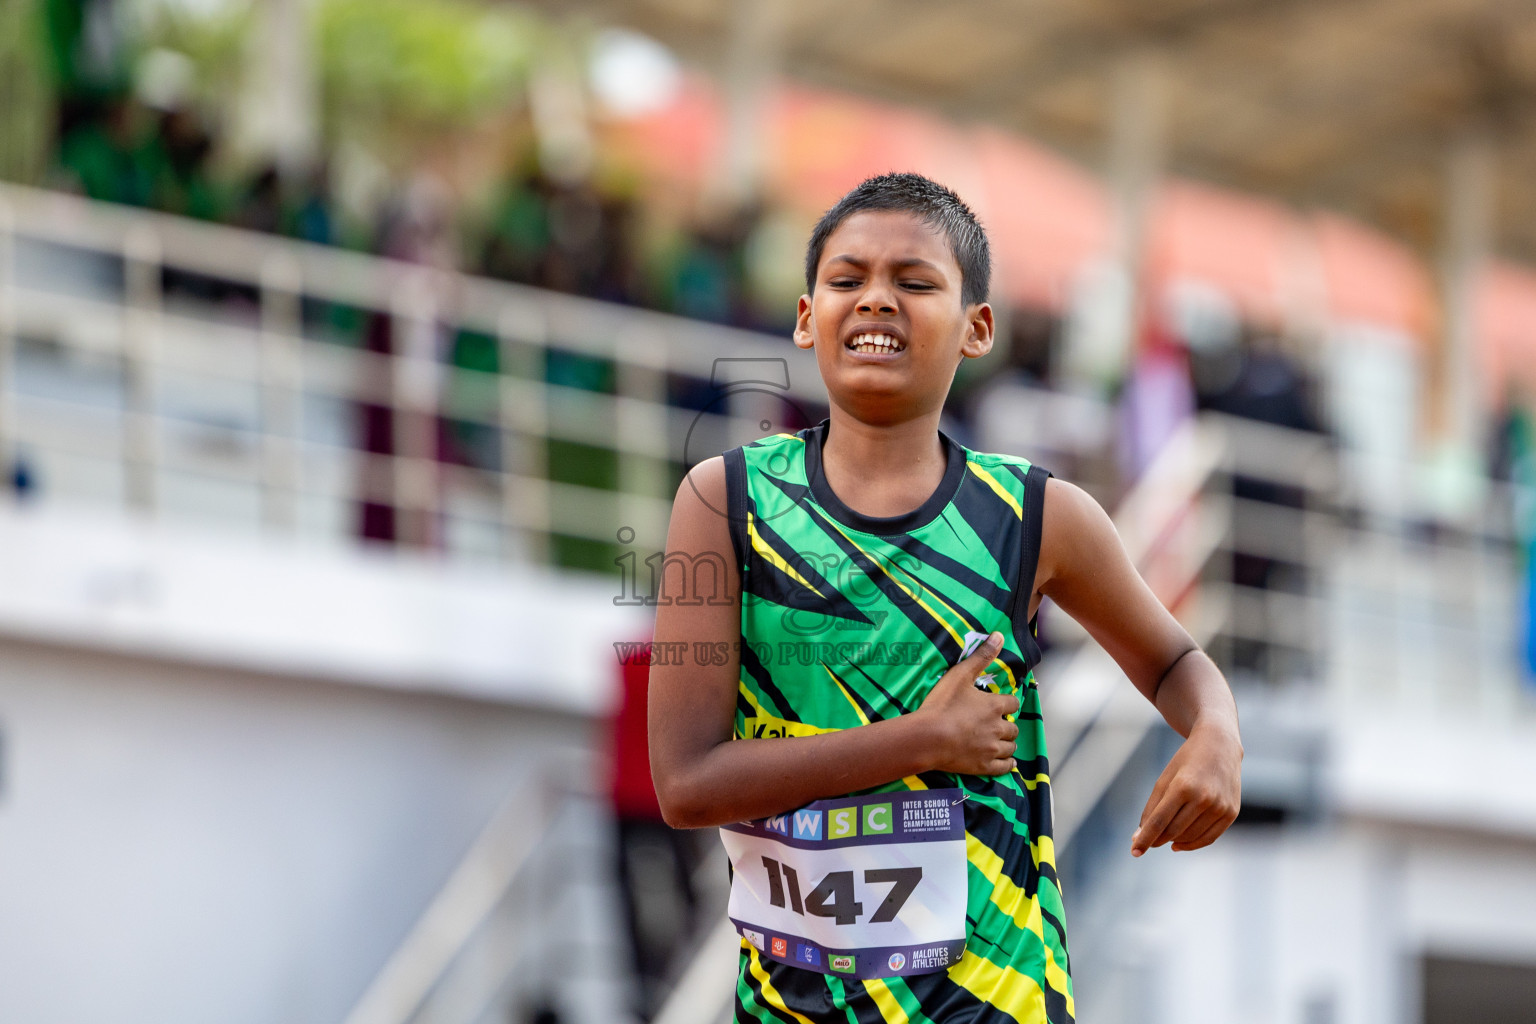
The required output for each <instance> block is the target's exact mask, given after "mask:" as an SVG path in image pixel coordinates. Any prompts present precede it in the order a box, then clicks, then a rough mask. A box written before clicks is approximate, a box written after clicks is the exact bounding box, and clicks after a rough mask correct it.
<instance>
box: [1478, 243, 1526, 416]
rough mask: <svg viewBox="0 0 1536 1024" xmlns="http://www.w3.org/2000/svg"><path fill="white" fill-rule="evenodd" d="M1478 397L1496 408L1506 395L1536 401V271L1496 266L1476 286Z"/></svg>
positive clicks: (1502, 402) (1488, 270) (1505, 264)
mask: <svg viewBox="0 0 1536 1024" xmlns="http://www.w3.org/2000/svg"><path fill="white" fill-rule="evenodd" d="M1477 336H1478V349H1479V355H1480V357H1481V359H1482V371H1483V379H1482V381H1481V384H1482V387H1483V393H1484V395H1485V396H1486V397H1487V400H1488V402H1489V403H1490V407H1491V408H1495V409H1497V408H1501V407H1502V406H1503V405H1504V403H1505V401H1506V400H1507V399H1508V397H1509V394H1510V392H1512V391H1521V392H1524V393H1525V394H1526V395H1529V396H1532V397H1536V271H1531V270H1529V269H1527V268H1525V267H1517V266H1514V265H1513V264H1510V263H1495V264H1492V265H1490V266H1489V267H1488V268H1487V269H1486V270H1485V271H1483V276H1482V280H1481V281H1480V282H1478V293H1477Z"/></svg>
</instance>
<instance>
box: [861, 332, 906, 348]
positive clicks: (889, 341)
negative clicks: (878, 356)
mask: <svg viewBox="0 0 1536 1024" xmlns="http://www.w3.org/2000/svg"><path fill="white" fill-rule="evenodd" d="M849 347H850V348H852V349H853V350H854V351H855V352H900V351H901V345H900V343H898V342H897V341H896V339H895V338H893V337H891V336H890V335H889V334H860V335H857V336H856V337H854V339H853V341H852V343H851V344H850V345H849Z"/></svg>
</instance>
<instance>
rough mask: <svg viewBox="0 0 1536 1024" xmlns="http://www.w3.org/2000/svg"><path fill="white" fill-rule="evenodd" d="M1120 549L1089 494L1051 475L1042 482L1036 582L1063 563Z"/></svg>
mask: <svg viewBox="0 0 1536 1024" xmlns="http://www.w3.org/2000/svg"><path fill="white" fill-rule="evenodd" d="M1122 550H1123V549H1122V547H1121V545H1120V535H1119V534H1117V533H1116V532H1115V524H1114V523H1113V522H1111V521H1110V518H1109V513H1107V512H1105V511H1104V507H1103V506H1102V505H1100V504H1099V503H1098V502H1097V501H1095V500H1094V497H1093V495H1091V494H1089V493H1088V492H1087V491H1085V490H1083V489H1082V488H1081V487H1078V486H1077V485H1076V484H1071V483H1068V482H1067V481H1065V480H1058V479H1056V478H1055V477H1051V478H1050V479H1049V480H1047V481H1046V482H1045V514H1044V517H1043V520H1042V522H1041V535H1040V572H1039V573H1038V575H1037V577H1036V580H1037V582H1038V583H1043V582H1044V581H1046V580H1048V579H1051V578H1052V577H1054V576H1056V575H1058V572H1059V570H1060V569H1062V568H1063V567H1066V566H1070V565H1081V564H1084V563H1085V562H1087V563H1090V564H1091V563H1092V562H1094V561H1096V560H1097V559H1098V558H1102V557H1104V556H1105V555H1115V554H1119V553H1121V551H1122Z"/></svg>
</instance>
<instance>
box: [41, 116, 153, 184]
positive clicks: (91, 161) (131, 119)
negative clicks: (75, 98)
mask: <svg viewBox="0 0 1536 1024" xmlns="http://www.w3.org/2000/svg"><path fill="white" fill-rule="evenodd" d="M84 106H85V107H86V110H87V111H88V113H85V115H84V116H82V117H80V118H79V120H78V122H77V123H75V124H74V125H73V126H72V127H71V128H70V129H69V131H68V133H67V134H66V135H65V136H64V137H63V139H62V140H61V142H60V144H59V159H58V166H59V171H60V173H61V174H62V176H63V177H64V179H65V183H66V184H67V185H69V186H71V187H73V188H75V189H77V190H79V191H80V192H83V193H85V195H87V196H89V197H90V198H92V199H99V200H101V201H103V202H108V203H124V204H127V205H129V206H148V205H149V203H150V200H151V199H152V198H153V196H154V194H155V170H154V160H153V158H152V156H151V152H150V149H151V140H150V137H149V132H148V131H147V125H146V119H147V112H146V111H145V110H144V108H143V107H142V106H140V105H139V104H138V103H136V102H135V101H134V100H133V99H131V98H129V97H127V96H119V97H116V98H113V99H109V100H107V101H105V104H104V106H103V107H101V108H96V107H95V106H94V105H84Z"/></svg>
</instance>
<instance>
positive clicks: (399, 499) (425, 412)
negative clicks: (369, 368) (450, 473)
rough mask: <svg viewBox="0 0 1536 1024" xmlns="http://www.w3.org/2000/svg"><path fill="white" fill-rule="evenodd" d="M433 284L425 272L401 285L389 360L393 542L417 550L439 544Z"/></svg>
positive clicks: (437, 375)
mask: <svg viewBox="0 0 1536 1024" xmlns="http://www.w3.org/2000/svg"><path fill="white" fill-rule="evenodd" d="M434 284H435V275H434V272H432V271H430V270H426V269H422V270H420V271H418V272H416V273H413V274H411V275H410V276H409V277H408V278H407V279H406V280H404V281H402V282H401V287H400V289H399V292H398V298H397V300H396V308H395V311H394V337H395V345H394V354H393V356H392V357H391V359H392V362H391V367H392V373H391V375H392V378H393V381H392V383H393V387H392V391H393V394H392V396H391V398H392V403H393V405H394V409H395V417H394V421H395V422H394V433H395V444H394V448H395V455H394V498H395V515H396V516H397V517H398V518H397V522H398V524H399V525H398V534H397V536H398V539H399V540H400V541H402V542H403V543H406V544H409V545H411V546H413V547H421V548H426V547H435V546H437V544H438V541H439V540H440V538H439V537H438V533H439V529H438V512H439V498H440V494H439V490H440V487H439V483H440V481H439V466H438V462H437V412H438V398H439V391H440V378H441V367H440V366H439V365H438V357H437V330H438V327H437V308H436V307H437V303H436V296H435V290H434V287H433V286H434Z"/></svg>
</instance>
